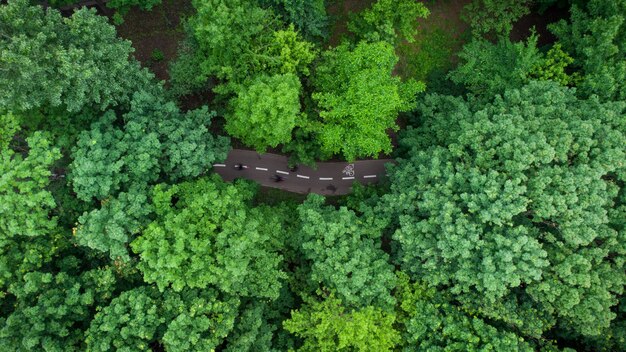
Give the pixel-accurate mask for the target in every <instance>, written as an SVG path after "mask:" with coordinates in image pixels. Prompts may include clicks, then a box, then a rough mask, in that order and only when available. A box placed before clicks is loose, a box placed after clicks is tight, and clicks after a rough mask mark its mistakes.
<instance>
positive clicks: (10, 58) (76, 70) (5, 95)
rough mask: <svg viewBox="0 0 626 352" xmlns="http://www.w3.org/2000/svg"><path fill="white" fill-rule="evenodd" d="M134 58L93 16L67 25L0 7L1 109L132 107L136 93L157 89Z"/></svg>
mask: <svg viewBox="0 0 626 352" xmlns="http://www.w3.org/2000/svg"><path fill="white" fill-rule="evenodd" d="M132 52H133V49H132V48H131V45H130V42H128V41H124V40H121V39H119V38H117V37H116V34H115V27H113V26H111V25H110V24H108V23H107V20H106V18H105V17H102V16H98V15H96V13H95V11H94V10H86V9H82V10H78V11H76V12H74V14H73V15H72V16H71V17H70V18H69V19H67V20H64V19H63V18H62V17H61V14H60V13H59V12H58V11H56V10H53V9H50V10H47V11H44V10H43V8H42V7H41V6H29V5H28V1H26V0H11V1H9V2H8V4H7V5H4V6H0V86H2V87H3V89H2V90H0V109H2V110H3V111H6V110H12V111H13V112H15V113H17V112H19V111H25V110H32V109H45V108H51V107H61V108H63V109H66V110H67V111H69V112H78V111H80V110H82V109H83V108H85V107H89V106H94V107H96V108H98V109H100V110H105V109H107V108H108V107H112V106H118V105H123V104H127V103H128V102H129V101H130V94H131V92H134V91H136V90H138V89H148V88H150V89H152V88H151V87H150V84H149V83H150V80H151V79H152V75H151V74H149V73H148V71H146V70H143V69H141V68H140V67H139V64H138V63H137V61H135V60H131V59H129V57H130V55H131V54H132ZM155 87H156V86H155Z"/></svg>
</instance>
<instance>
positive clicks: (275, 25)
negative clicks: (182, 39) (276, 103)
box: [189, 0, 314, 93]
mask: <svg viewBox="0 0 626 352" xmlns="http://www.w3.org/2000/svg"><path fill="white" fill-rule="evenodd" d="M194 7H195V8H196V10H197V14H196V15H195V16H193V17H191V18H190V19H189V27H190V28H191V30H192V34H193V36H194V38H195V41H196V42H197V44H198V50H197V52H196V54H195V55H197V56H198V57H199V60H198V61H199V63H200V69H201V72H202V73H203V74H204V75H205V76H207V77H210V76H215V77H217V78H219V79H221V80H225V81H226V83H225V84H221V85H220V86H219V87H217V88H215V89H216V91H217V92H219V93H230V92H233V91H236V90H237V89H238V85H240V84H244V83H245V82H246V81H247V80H248V79H249V78H251V77H255V76H256V75H258V74H267V75H274V74H278V73H283V74H284V73H294V74H297V73H298V72H305V71H306V66H307V65H308V64H309V63H310V62H311V61H312V60H313V58H314V53H313V45H312V44H310V43H307V42H305V41H303V40H302V39H300V38H299V36H298V35H297V33H296V32H295V31H294V27H293V26H291V27H289V28H287V29H282V28H280V26H279V21H278V20H277V18H276V16H275V15H274V13H273V12H272V11H271V10H269V9H264V8H261V7H259V6H258V5H257V4H255V2H253V1H251V0H228V1H226V0H209V1H195V2H194Z"/></svg>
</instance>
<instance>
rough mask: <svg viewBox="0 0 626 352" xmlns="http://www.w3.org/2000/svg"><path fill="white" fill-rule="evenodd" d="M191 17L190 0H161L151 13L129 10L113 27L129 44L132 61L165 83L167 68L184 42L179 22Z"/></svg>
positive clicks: (181, 26) (136, 9)
mask: <svg viewBox="0 0 626 352" xmlns="http://www.w3.org/2000/svg"><path fill="white" fill-rule="evenodd" d="M192 13H193V6H192V5H191V1H190V0H163V2H162V3H161V4H160V5H158V6H155V7H154V8H153V9H152V10H151V11H144V10H141V9H139V8H137V7H135V8H132V9H131V10H130V11H129V12H128V13H127V14H126V15H125V16H124V23H122V24H120V25H118V26H117V31H118V33H119V35H120V36H121V37H122V38H124V39H128V40H130V41H131V42H132V43H133V47H134V48H135V58H136V59H137V60H139V62H141V63H142V65H143V66H144V67H147V68H149V69H150V71H152V72H153V73H154V74H155V75H156V77H157V78H158V79H161V80H167V79H168V78H169V75H168V72H167V67H168V65H169V63H170V61H171V60H173V59H174V58H175V57H176V50H177V49H178V45H179V43H180V42H181V41H182V40H183V39H184V38H185V32H184V30H183V25H182V23H183V20H184V18H186V17H187V16H189V15H191V14H192ZM159 52H160V53H162V57H161V58H159V57H158V56H160V55H159V54H158V53H159Z"/></svg>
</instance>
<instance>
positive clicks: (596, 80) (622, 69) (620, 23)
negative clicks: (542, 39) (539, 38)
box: [550, 0, 626, 101]
mask: <svg viewBox="0 0 626 352" xmlns="http://www.w3.org/2000/svg"><path fill="white" fill-rule="evenodd" d="M550 30H551V31H552V32H553V33H554V34H555V35H556V36H557V37H558V38H559V42H560V43H561V44H562V45H563V49H565V51H566V52H568V53H569V54H571V55H572V57H573V58H574V60H575V61H574V65H575V66H577V67H578V68H579V69H580V70H581V73H582V77H581V82H579V83H578V92H579V93H580V94H581V95H582V96H583V97H588V96H590V95H592V94H595V95H597V96H599V97H600V98H601V99H603V100H605V101H612V100H624V99H626V84H625V83H624V82H626V61H624V56H625V55H626V34H625V33H626V1H624V0H589V1H586V2H575V3H574V4H573V5H572V7H571V9H570V19H569V21H565V20H561V21H560V22H558V23H556V24H553V25H551V26H550Z"/></svg>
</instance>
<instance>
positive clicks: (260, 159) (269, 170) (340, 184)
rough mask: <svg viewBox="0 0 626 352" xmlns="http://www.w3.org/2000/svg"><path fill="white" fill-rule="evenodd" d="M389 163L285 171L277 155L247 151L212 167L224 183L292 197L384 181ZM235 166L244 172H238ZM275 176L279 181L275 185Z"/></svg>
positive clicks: (337, 192) (332, 192) (339, 191)
mask: <svg viewBox="0 0 626 352" xmlns="http://www.w3.org/2000/svg"><path fill="white" fill-rule="evenodd" d="M389 162H393V160H392V159H380V160H361V161H355V162H352V163H348V162H327V163H317V165H316V167H317V169H313V168H311V167H308V166H304V165H298V168H297V169H296V170H295V171H291V170H289V166H288V163H287V157H285V156H283V155H277V154H269V153H267V154H259V153H257V152H254V151H250V150H242V149H233V150H231V152H230V153H229V154H228V158H227V159H226V161H225V162H224V163H222V164H213V169H214V170H215V172H216V173H218V174H219V175H220V176H222V178H223V179H224V180H225V181H232V180H234V179H236V178H246V179H250V180H254V181H256V182H258V183H259V184H261V185H263V186H267V187H274V188H280V189H284V190H286V191H290V192H296V193H318V194H324V195H341V194H348V193H350V192H351V191H352V184H353V183H354V182H359V183H362V184H368V183H375V182H378V181H379V180H380V179H381V178H383V177H385V167H384V165H385V164H386V163H389ZM237 164H242V165H243V166H244V168H243V169H242V170H238V169H237V168H236V165H237ZM275 175H279V176H281V177H282V178H283V179H282V181H280V182H276V181H275V180H273V179H272V178H273V177H274V176H275Z"/></svg>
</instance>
